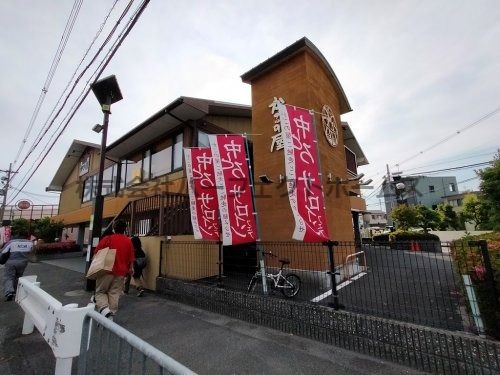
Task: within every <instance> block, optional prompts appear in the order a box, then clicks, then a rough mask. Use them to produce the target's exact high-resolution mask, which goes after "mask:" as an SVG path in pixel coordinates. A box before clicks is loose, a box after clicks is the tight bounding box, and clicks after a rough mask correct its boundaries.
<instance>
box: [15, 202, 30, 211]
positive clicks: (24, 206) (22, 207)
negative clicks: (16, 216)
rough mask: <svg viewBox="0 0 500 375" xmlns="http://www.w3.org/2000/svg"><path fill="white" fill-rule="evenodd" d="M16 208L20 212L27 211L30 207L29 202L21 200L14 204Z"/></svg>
mask: <svg viewBox="0 0 500 375" xmlns="http://www.w3.org/2000/svg"><path fill="white" fill-rule="evenodd" d="M16 206H17V208H18V209H20V210H27V209H28V208H30V207H31V202H30V201H27V200H21V201H18V202H17V203H16Z"/></svg>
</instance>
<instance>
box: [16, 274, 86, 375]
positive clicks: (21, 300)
mask: <svg viewBox="0 0 500 375" xmlns="http://www.w3.org/2000/svg"><path fill="white" fill-rule="evenodd" d="M36 278H37V277H36V276H24V277H21V278H19V283H18V286H17V293H16V302H17V303H18V304H19V305H20V306H21V307H22V309H23V310H24V313H25V315H24V322H23V330H22V334H23V335H28V334H30V333H32V332H33V330H34V327H36V328H37V329H38V331H39V332H40V333H41V334H42V336H43V338H44V339H45V341H46V342H47V344H49V346H50V348H51V349H52V351H53V353H54V356H55V358H56V368H55V374H56V375H66V374H71V366H72V363H73V358H74V357H77V356H78V355H79V354H80V342H81V337H82V326H83V319H84V318H85V316H86V315H87V313H88V312H90V311H93V310H94V305H93V304H89V305H88V306H86V307H80V308H79V307H78V305H77V304H75V303H72V304H69V305H65V306H63V305H62V304H61V302H59V301H58V300H56V299H55V298H54V297H52V296H51V295H50V294H48V293H47V292H45V291H44V290H42V289H40V283H39V282H37V281H36Z"/></svg>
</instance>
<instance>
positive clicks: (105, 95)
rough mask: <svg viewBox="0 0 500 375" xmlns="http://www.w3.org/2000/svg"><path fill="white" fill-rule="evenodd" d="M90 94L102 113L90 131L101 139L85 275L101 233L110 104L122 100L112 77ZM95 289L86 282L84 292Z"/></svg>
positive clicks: (91, 281) (101, 82) (95, 87)
mask: <svg viewBox="0 0 500 375" xmlns="http://www.w3.org/2000/svg"><path fill="white" fill-rule="evenodd" d="M90 88H91V89H92V92H93V93H94V95H95V96H96V98H97V100H98V101H99V104H100V105H101V109H102V112H103V113H104V120H103V124H102V126H98V125H96V126H94V128H93V129H92V130H94V131H95V132H97V133H100V132H101V131H102V138H101V157H100V160H99V175H98V178H97V189H96V190H95V201H94V213H93V215H92V217H91V219H90V228H89V229H90V230H89V243H88V245H87V259H86V264H85V273H87V271H88V269H89V266H90V261H91V260H92V255H93V251H94V248H95V247H96V246H97V243H98V242H99V237H100V236H101V231H102V211H103V206H104V197H103V196H102V179H103V174H104V161H105V158H106V139H107V136H108V123H109V115H110V114H111V104H113V103H116V102H118V101H120V100H122V99H123V97H122V93H121V91H120V87H119V86H118V81H117V80H116V77H115V76H114V75H112V76H109V77H106V78H103V79H100V80H99V81H96V82H94V83H92V84H91V85H90ZM94 288H95V282H94V281H93V280H88V279H87V281H86V284H85V290H87V291H91V290H93V289H94Z"/></svg>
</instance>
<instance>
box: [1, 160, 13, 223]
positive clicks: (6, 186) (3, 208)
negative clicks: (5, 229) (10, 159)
mask: <svg viewBox="0 0 500 375" xmlns="http://www.w3.org/2000/svg"><path fill="white" fill-rule="evenodd" d="M0 172H4V173H7V177H2V182H4V181H5V186H4V188H3V189H2V193H3V201H2V208H0V224H1V222H2V221H3V215H4V214H5V205H6V204H7V193H8V192H9V185H10V176H11V174H12V163H10V164H9V170H8V171H6V170H3V169H0Z"/></svg>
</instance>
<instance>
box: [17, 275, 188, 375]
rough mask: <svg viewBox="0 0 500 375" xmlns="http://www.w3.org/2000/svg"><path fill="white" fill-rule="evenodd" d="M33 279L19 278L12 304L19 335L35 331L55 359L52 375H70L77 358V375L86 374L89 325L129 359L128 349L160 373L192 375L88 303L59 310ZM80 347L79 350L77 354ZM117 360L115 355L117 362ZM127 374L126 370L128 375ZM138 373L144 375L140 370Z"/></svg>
mask: <svg viewBox="0 0 500 375" xmlns="http://www.w3.org/2000/svg"><path fill="white" fill-rule="evenodd" d="M36 278H37V277H36V276H25V277H21V278H19V282H18V286H17V294H16V302H17V303H18V304H19V305H20V306H21V307H22V309H23V310H24V314H25V315H24V323H23V330H22V334H23V335H29V334H30V333H32V332H33V331H34V328H35V327H36V328H37V329H38V331H39V332H40V333H41V334H42V336H43V338H44V340H45V341H46V342H47V344H49V346H50V348H51V349H52V352H53V353H54V356H55V358H56V368H55V372H54V373H55V375H70V374H71V367H72V364H73V358H75V357H78V356H80V360H79V366H78V374H81V375H84V374H87V373H88V369H87V359H88V355H87V352H88V350H89V345H90V340H91V338H92V333H91V332H92V330H91V326H92V321H94V322H96V324H98V325H99V326H100V327H101V328H106V329H107V330H108V333H112V334H113V335H115V336H116V337H117V338H119V339H120V340H123V341H124V342H126V343H127V344H128V345H129V346H130V349H131V350H130V352H129V353H130V355H132V349H135V350H137V351H138V352H140V353H142V354H143V362H144V361H145V359H146V358H149V359H151V360H152V361H154V362H155V363H156V364H157V365H158V366H159V372H160V373H169V374H174V375H181V374H182V375H196V374H195V373H194V372H193V371H191V370H190V369H188V368H187V367H185V366H184V365H182V364H181V363H179V362H177V361H176V360H174V359H173V358H171V357H169V356H168V355H166V354H165V353H163V352H161V351H160V350H158V349H156V348H155V347H153V346H152V345H150V344H148V343H147V342H145V341H144V340H142V339H140V338H139V337H137V336H136V335H134V334H133V333H131V332H129V331H127V330H126V329H125V328H123V327H120V326H119V325H117V324H116V323H114V322H112V321H110V320H108V319H106V318H104V317H103V316H102V315H100V314H98V313H97V312H95V311H94V308H95V305H94V304H92V303H90V304H88V305H87V306H86V307H80V308H79V307H78V305H77V304H76V303H72V304H69V305H65V306H63V305H62V304H61V302H59V301H58V300H56V299H55V298H54V297H52V296H51V295H50V294H48V293H47V292H45V291H44V290H42V289H41V288H40V283H39V282H37V281H36ZM82 343H83V348H82V349H83V350H82V351H80V349H81V344H82ZM101 344H102V342H101ZM120 345H121V344H120ZM96 350H98V351H101V350H102V348H101V347H99V346H97V348H96ZM119 357H120V355H119V353H118V359H119ZM131 361H132V357H130V358H129V363H131ZM97 370H98V371H100V370H99V369H97ZM130 371H131V370H130V369H129V373H130ZM97 373H101V372H97ZM102 373H104V372H102ZM106 373H107V372H106ZM142 373H143V374H144V373H146V372H144V369H143V371H142Z"/></svg>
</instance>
